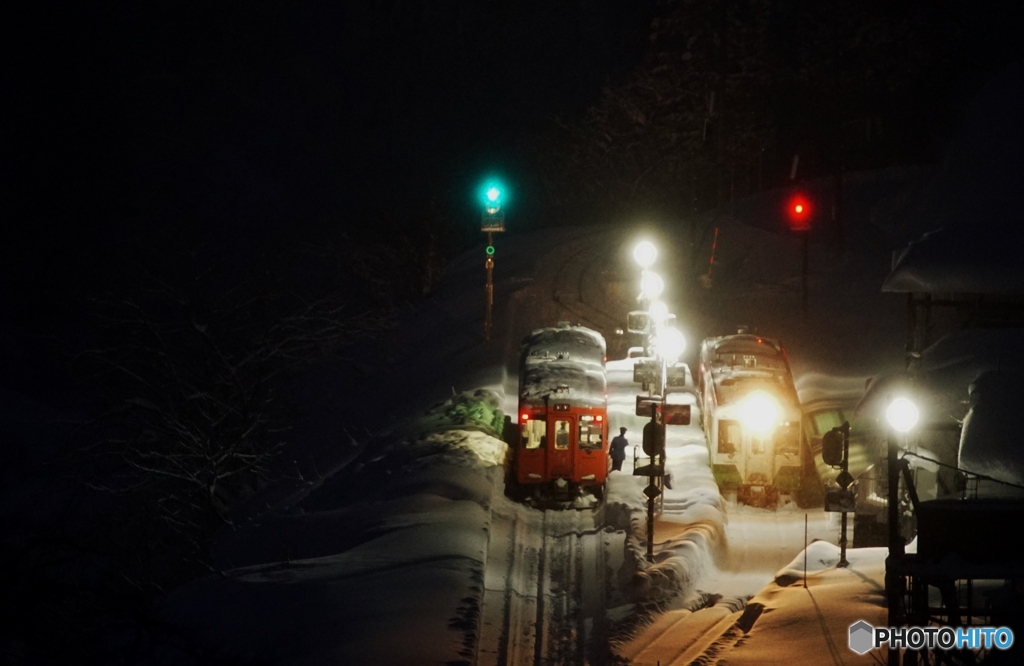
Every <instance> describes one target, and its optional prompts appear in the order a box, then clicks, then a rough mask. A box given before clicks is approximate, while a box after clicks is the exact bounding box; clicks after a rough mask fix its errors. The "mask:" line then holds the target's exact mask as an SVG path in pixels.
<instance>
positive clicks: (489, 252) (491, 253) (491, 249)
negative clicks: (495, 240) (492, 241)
mask: <svg viewBox="0 0 1024 666" xmlns="http://www.w3.org/2000/svg"><path fill="white" fill-rule="evenodd" d="M484 252H486V253H487V256H488V257H493V256H494V246H493V245H488V246H487V247H486V248H485V249H484Z"/></svg>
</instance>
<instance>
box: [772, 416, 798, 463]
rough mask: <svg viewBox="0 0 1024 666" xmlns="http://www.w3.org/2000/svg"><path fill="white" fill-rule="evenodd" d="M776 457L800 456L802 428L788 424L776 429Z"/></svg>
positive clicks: (773, 439) (774, 442)
mask: <svg viewBox="0 0 1024 666" xmlns="http://www.w3.org/2000/svg"><path fill="white" fill-rule="evenodd" d="M772 443H773V444H774V447H775V455H783V454H785V455H792V456H795V455H798V454H799V453H800V427H799V426H798V425H797V424H795V423H787V424H785V425H782V426H779V427H778V428H776V429H775V433H774V435H773V437H772Z"/></svg>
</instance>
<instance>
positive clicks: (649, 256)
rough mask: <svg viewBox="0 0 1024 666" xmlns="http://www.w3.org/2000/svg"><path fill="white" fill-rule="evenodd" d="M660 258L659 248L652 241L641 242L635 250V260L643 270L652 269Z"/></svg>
mask: <svg viewBox="0 0 1024 666" xmlns="http://www.w3.org/2000/svg"><path fill="white" fill-rule="evenodd" d="M657 258H658V248H656V247H654V243H652V242H650V241H640V242H639V243H637V244H636V247H634V248H633V259H634V260H636V263H638V264H640V267H641V268H650V267H651V265H653V264H654V260H655V259H657Z"/></svg>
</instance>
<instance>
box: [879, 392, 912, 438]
mask: <svg viewBox="0 0 1024 666" xmlns="http://www.w3.org/2000/svg"><path fill="white" fill-rule="evenodd" d="M919 417H920V414H919V413H918V411H917V405H915V404H914V403H913V402H911V401H910V400H908V399H907V398H896V399H895V400H893V401H892V402H891V403H890V404H889V408H888V409H887V410H886V411H885V418H886V419H887V420H888V421H889V425H891V426H892V427H893V430H895V431H896V432H910V431H911V430H913V429H914V426H916V425H917V420H918V418H919Z"/></svg>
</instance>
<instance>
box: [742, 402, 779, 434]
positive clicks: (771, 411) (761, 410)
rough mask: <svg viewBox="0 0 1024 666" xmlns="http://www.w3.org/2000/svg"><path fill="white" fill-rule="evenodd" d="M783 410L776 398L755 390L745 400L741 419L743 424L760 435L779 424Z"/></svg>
mask: <svg viewBox="0 0 1024 666" xmlns="http://www.w3.org/2000/svg"><path fill="white" fill-rule="evenodd" d="M781 417H782V410H781V409H779V403H778V401H777V400H775V398H773V397H772V396H770V395H768V394H767V393H765V392H764V391H755V392H754V393H751V394H750V395H748V396H747V397H746V398H744V400H743V404H742V406H741V408H740V420H741V421H743V425H744V426H746V427H747V428H749V429H750V430H751V431H753V432H754V433H756V434H758V435H764V434H766V433H768V432H771V430H772V429H773V428H774V427H775V426H776V425H777V424H778V422H779V419H780V418H781Z"/></svg>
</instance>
